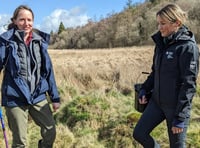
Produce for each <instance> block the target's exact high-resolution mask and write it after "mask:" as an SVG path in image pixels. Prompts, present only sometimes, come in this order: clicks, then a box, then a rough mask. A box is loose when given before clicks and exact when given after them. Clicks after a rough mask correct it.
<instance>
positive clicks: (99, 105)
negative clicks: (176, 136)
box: [0, 46, 200, 148]
mask: <svg viewBox="0 0 200 148" xmlns="http://www.w3.org/2000/svg"><path fill="white" fill-rule="evenodd" d="M152 52H153V47H151V46H144V47H131V48H119V49H109V50H108V49H105V50H77V51H76V50H62V51H60V50H50V51H49V53H50V56H51V57H52V61H53V65H54V69H55V76H56V81H57V85H58V88H59V93H60V95H61V101H62V105H61V108H60V109H59V111H57V112H56V113H54V117H55V120H56V126H57V137H56V141H55V145H54V147H55V148H86V147H87V148H141V146H140V145H139V144H138V143H137V142H136V141H134V140H133V139H132V131H133V128H134V126H135V124H136V122H137V121H138V119H139V117H140V115H141V114H140V113H138V112H136V111H135V110H134V91H133V84H135V83H137V82H142V81H143V80H144V79H145V77H146V76H144V75H141V72H142V71H149V70H150V66H151V59H152ZM140 75H141V76H140ZM198 84H200V83H199V80H198ZM199 94H200V89H199V87H198V88H197V95H196V96H195V98H194V101H193V102H194V103H193V109H192V113H191V122H190V125H189V128H188V138H187V146H188V147H191V148H193V147H194V148H198V146H199V145H200V143H199V141H200V137H199V135H200V125H199V118H200V101H199ZM5 120H6V119H5ZM6 130H7V135H8V137H9V144H11V133H10V131H9V129H8V126H7V125H6ZM39 133H40V130H39V128H38V127H37V126H36V125H35V124H34V123H33V121H32V120H30V121H29V129H28V139H29V140H28V145H29V148H35V147H37V142H38V140H39V139H40V134H39ZM151 134H152V135H153V136H154V137H155V138H156V139H157V140H158V141H159V143H160V144H161V147H162V148H168V147H169V145H168V137H167V131H166V125H165V123H164V122H163V123H162V124H161V125H159V126H158V127H156V129H155V130H154V131H153V132H152V133H151ZM2 137H3V135H2V133H0V146H1V144H2V147H4V146H5V145H4V143H3V142H4V141H3V138H2ZM1 139H2V140H1Z"/></svg>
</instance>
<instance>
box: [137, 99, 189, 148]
mask: <svg viewBox="0 0 200 148" xmlns="http://www.w3.org/2000/svg"><path fill="white" fill-rule="evenodd" d="M174 112H175V109H169V108H166V107H162V108H161V107H160V106H158V105H157V104H156V103H155V102H154V101H153V100H151V101H150V102H149V104H148V106H147V108H146V109H145V111H144V113H143V114H142V116H141V118H140V119H139V121H138V123H137V124H136V126H135V128H134V131H133V138H134V139H135V140H136V141H138V142H139V143H140V144H141V145H142V146H143V147H144V148H159V147H160V146H159V144H158V143H157V142H156V141H155V140H154V139H153V137H152V136H151V135H150V133H151V131H152V130H153V129H154V128H155V127H156V126H157V125H159V124H160V123H161V122H162V121H164V120H166V122H167V129H168V136H169V143H170V148H185V147H186V145H185V140H186V131H187V126H188V123H189V118H187V120H186V121H185V128H184V131H183V132H182V133H179V134H173V133H172V131H171V128H172V121H173V119H174Z"/></svg>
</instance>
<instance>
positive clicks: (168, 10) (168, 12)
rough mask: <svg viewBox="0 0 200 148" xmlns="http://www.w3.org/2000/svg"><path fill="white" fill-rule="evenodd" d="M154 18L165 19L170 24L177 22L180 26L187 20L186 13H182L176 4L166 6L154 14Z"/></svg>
mask: <svg viewBox="0 0 200 148" xmlns="http://www.w3.org/2000/svg"><path fill="white" fill-rule="evenodd" d="M156 16H160V17H161V18H165V19H167V20H169V21H170V22H172V23H174V22H177V21H179V22H180V26H182V25H183V24H184V23H185V21H186V18H187V14H186V12H184V11H183V10H182V9H181V8H180V7H179V6H178V5H176V4H168V5H166V6H165V7H163V8H162V9H161V10H159V11H158V12H157V13H156Z"/></svg>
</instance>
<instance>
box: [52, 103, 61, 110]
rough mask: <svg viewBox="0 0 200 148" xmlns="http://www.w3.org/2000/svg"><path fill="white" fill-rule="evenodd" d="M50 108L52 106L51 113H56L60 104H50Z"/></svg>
mask: <svg viewBox="0 0 200 148" xmlns="http://www.w3.org/2000/svg"><path fill="white" fill-rule="evenodd" d="M52 106H53V111H54V112H56V111H57V109H59V108H60V103H58V102H56V103H52Z"/></svg>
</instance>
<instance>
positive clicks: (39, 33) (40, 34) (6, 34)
mask: <svg viewBox="0 0 200 148" xmlns="http://www.w3.org/2000/svg"><path fill="white" fill-rule="evenodd" d="M19 32H20V34H23V33H24V32H23V31H19ZM14 33H15V29H14V28H13V29H10V30H8V31H6V32H4V33H2V34H1V35H0V37H1V38H3V39H4V40H7V41H8V40H10V39H11V38H12V37H13V34H14ZM33 36H34V37H36V38H40V39H41V38H42V39H43V40H44V41H45V42H47V43H49V41H50V35H49V34H47V33H45V32H42V31H40V30H37V29H33Z"/></svg>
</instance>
